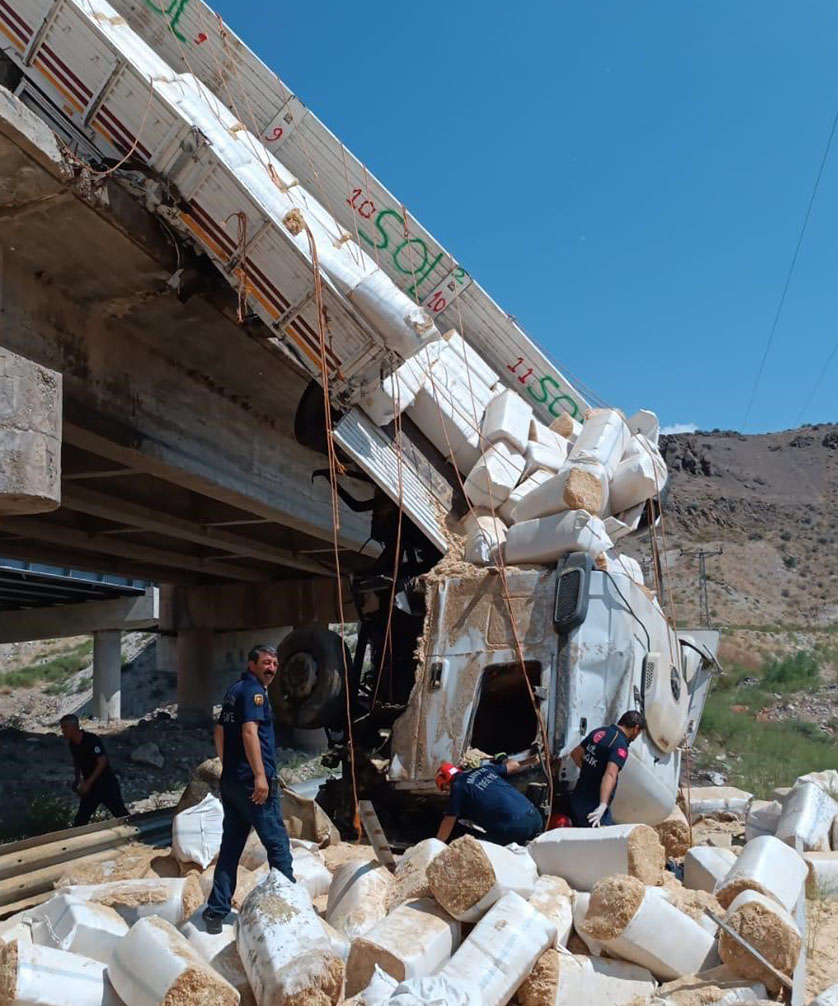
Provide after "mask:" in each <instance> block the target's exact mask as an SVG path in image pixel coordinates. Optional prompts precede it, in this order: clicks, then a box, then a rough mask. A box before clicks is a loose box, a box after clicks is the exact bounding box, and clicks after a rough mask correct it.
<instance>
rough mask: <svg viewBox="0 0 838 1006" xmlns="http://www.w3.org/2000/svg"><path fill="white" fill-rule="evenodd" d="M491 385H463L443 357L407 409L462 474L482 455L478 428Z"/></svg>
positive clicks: (435, 445) (469, 469)
mask: <svg viewBox="0 0 838 1006" xmlns="http://www.w3.org/2000/svg"><path fill="white" fill-rule="evenodd" d="M481 395H482V396H485V398H486V399H487V400H488V398H490V397H491V395H490V393H489V390H488V388H485V387H484V386H482V385H479V383H476V382H472V386H471V388H469V387H468V386H467V385H463V384H462V383H461V382H460V381H459V380H458V379H457V377H456V375H454V374H452V373H451V372H450V371H448V370H447V369H446V368H445V367H444V366H443V365H442V362H441V361H440V363H439V364H437V365H436V366H434V367H433V368H432V372H431V377H430V378H429V380H428V381H426V382H425V384H424V385H423V386H422V388H421V389H420V390H419V393H418V394H417V395H416V398H415V400H414V401H413V403H412V405H411V406H410V407H409V408H408V410H407V413H408V415H409V416H410V418H411V419H412V420H413V421H414V422H415V423H416V425H417V426H418V427H419V429H420V430H421V431H422V432H423V433H424V434H425V436H426V437H427V438H428V439H429V440H430V441H431V443H432V444H433V445H434V447H436V449H437V450H438V451H439V452H440V454H442V456H443V457H444V458H447V459H448V460H450V461H451V463H452V464H453V465H454V466H455V467H456V468H457V470H458V471H459V472H461V473H462V474H466V473H467V472H470V471H471V469H472V468H473V467H474V465H475V464H476V463H477V460H478V458H479V457H480V440H479V429H480V425H479V424H480V419H481V417H482V415H483V409H484V408H485V404H484V403H483V402H482V401H481V399H480V396H481Z"/></svg>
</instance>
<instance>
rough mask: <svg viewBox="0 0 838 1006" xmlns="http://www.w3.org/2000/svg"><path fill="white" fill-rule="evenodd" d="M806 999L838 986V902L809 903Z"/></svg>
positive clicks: (807, 917) (807, 915)
mask: <svg viewBox="0 0 838 1006" xmlns="http://www.w3.org/2000/svg"><path fill="white" fill-rule="evenodd" d="M806 926H807V940H806V945H807V952H808V955H809V960H808V962H807V981H806V997H807V999H811V998H813V997H814V996H816V995H818V994H819V993H821V992H823V990H824V989H828V988H829V987H830V985H835V984H836V983H838V901H810V902H809V903H808V911H807V913H806Z"/></svg>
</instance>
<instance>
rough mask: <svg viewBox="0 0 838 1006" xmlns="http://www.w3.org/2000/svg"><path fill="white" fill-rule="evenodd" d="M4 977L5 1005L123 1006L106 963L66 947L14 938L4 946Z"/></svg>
mask: <svg viewBox="0 0 838 1006" xmlns="http://www.w3.org/2000/svg"><path fill="white" fill-rule="evenodd" d="M0 976H2V985H0V995H2V998H3V1002H4V1006H5V1004H6V1003H8V1006H120V1003H119V998H118V997H117V996H116V995H115V993H114V991H113V989H112V988H111V984H110V982H109V981H108V976H107V974H106V968H105V965H104V964H103V963H102V962H101V961H95V960H93V959H92V958H90V957H82V956H81V955H80V954H71V953H68V952H67V951H66V950H56V949H55V948H54V947H42V946H39V945H38V944H36V943H27V942H26V941H24V940H12V941H10V942H9V943H5V944H3V945H2V946H0ZM128 1006H132V1004H128Z"/></svg>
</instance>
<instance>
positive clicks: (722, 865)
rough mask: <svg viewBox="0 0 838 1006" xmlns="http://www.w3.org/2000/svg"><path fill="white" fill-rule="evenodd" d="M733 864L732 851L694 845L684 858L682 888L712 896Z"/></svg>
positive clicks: (734, 858)
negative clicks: (705, 892) (704, 892)
mask: <svg viewBox="0 0 838 1006" xmlns="http://www.w3.org/2000/svg"><path fill="white" fill-rule="evenodd" d="M735 862H736V853H735V852H734V851H733V850H732V849H717V848H716V847H714V846H712V845H695V846H693V847H692V849H688V850H687V854H686V855H685V856H684V887H688V888H690V889H691V890H693V891H707V892H708V894H712V893H713V892H714V891H715V890H716V885H717V884H718V883H719V881H720V880H722V879H724V877H726V876H727V874H728V873H729V872H730V868H731V867H732V866H733V864H734V863H735Z"/></svg>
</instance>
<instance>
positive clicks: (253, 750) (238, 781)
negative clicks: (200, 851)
mask: <svg viewBox="0 0 838 1006" xmlns="http://www.w3.org/2000/svg"><path fill="white" fill-rule="evenodd" d="M276 667H277V664H276V650H275V649H274V648H273V647H272V646H263V645H260V646H254V648H253V649H252V650H251V651H250V653H249V654H248V655H247V670H246V671H245V672H244V674H242V676H241V678H239V680H238V681H237V682H235V684H233V685H232V686H231V687H230V688H229V689H228V690H227V694H226V695H225V696H224V704H223V705H222V707H221V715H220V716H219V718H218V723H217V724H216V725H215V732H214V738H213V739H214V741H215V750H216V751H217V752H218V756H219V758H221V766H222V767H221V803H222V805H223V807H224V828H223V832H222V836H221V851H220V852H219V854H218V862H217V863H216V866H215V874H214V878H213V883H212V891H211V892H210V896H209V899H208V902H207V908H206V909H205V910H204V914H203V918H204V923H205V925H206V927H207V931H208V932H210V933H220V932H221V924H222V922H223V920H224V918H225V917H226V916H227V915H228V914H229V912H230V908H231V904H232V899H233V894H234V892H235V890H236V871H237V870H238V866H239V860H240V859H241V854H242V852H243V851H244V846H245V843H246V842H247V838H248V835H249V834H250V829H251V828H255V829H256V834H257V835H258V836H259V839H260V841H261V842H262V845H264V847H265V850H266V852H267V853H268V864H269V865H270V867H271V868H272V869H277V870H279V871H280V872H281V873H284V874H285V876H286V877H288V879H289V880H291V881H293V880H294V871H293V868H292V860H291V845H290V842H289V841H288V833H287V832H286V830H285V825H284V824H283V821H282V814H281V812H280V806H279V791H278V783H277V778H276V754H275V752H276V740H275V736H274V718H273V710H272V709H271V701H270V698H269V697H268V685H269V684H270V683H271V682H272V681H273V679H274V677H275V676H276Z"/></svg>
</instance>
